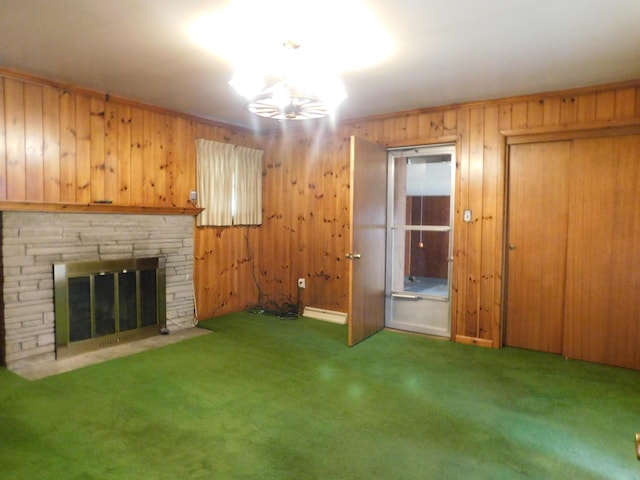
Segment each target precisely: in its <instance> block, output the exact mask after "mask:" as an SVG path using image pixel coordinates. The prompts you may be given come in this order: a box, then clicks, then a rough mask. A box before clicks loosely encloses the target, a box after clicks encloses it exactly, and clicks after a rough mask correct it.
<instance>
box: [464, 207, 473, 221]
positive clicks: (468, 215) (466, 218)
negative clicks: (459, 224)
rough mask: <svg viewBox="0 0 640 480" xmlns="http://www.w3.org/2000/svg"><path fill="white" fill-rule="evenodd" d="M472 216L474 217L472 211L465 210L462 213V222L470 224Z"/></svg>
mask: <svg viewBox="0 0 640 480" xmlns="http://www.w3.org/2000/svg"><path fill="white" fill-rule="evenodd" d="M472 215H473V214H472V213H471V210H465V211H464V212H463V213H462V220H463V221H465V222H467V223H468V222H470V221H471V219H472Z"/></svg>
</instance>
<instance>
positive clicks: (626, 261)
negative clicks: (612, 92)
mask: <svg viewBox="0 0 640 480" xmlns="http://www.w3.org/2000/svg"><path fill="white" fill-rule="evenodd" d="M573 150H574V153H573V156H574V161H573V167H572V172H571V178H572V188H571V200H570V202H571V203H570V208H571V214H570V217H569V238H568V245H567V251H568V258H567V294H566V303H565V320H564V321H565V332H564V344H565V350H564V354H565V355H566V356H568V357H571V358H578V359H582V360H588V361H593V362H599V363H606V364H610V365H618V366H622V367H629V368H636V369H640V135H625V136H616V137H604V138H590V139H580V140H575V142H574V149H573Z"/></svg>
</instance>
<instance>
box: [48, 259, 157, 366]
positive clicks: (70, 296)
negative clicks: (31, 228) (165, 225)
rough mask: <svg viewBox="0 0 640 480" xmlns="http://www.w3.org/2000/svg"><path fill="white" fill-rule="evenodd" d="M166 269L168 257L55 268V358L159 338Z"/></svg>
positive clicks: (70, 264)
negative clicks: (143, 339)
mask: <svg viewBox="0 0 640 480" xmlns="http://www.w3.org/2000/svg"><path fill="white" fill-rule="evenodd" d="M165 264H166V259H165V258H164V257H154V258H131V259H123V260H105V261H95V262H74V263H65V264H55V265H54V266H53V273H54V290H55V292H54V293H55V328H56V357H57V358H65V357H68V356H72V355H76V354H78V353H83V352H87V351H90V350H96V349H99V348H102V347H107V346H111V345H116V344H119V343H123V342H130V341H132V340H138V339H141V338H145V337H149V336H152V335H157V334H158V333H160V330H161V329H162V328H164V327H165V322H166V304H165V299H166V292H165V287H166V277H165Z"/></svg>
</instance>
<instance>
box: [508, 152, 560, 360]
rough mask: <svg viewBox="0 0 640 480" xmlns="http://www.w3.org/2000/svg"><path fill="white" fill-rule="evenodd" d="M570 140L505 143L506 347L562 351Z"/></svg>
mask: <svg viewBox="0 0 640 480" xmlns="http://www.w3.org/2000/svg"><path fill="white" fill-rule="evenodd" d="M570 154H571V142H570V141H562V142H546V143H530V144H522V145H511V146H510V147H509V166H508V171H509V174H508V175H509V177H508V181H509V185H508V187H509V192H508V198H509V206H508V234H507V262H508V263H507V268H508V270H507V275H508V279H507V288H508V290H507V314H506V322H505V337H504V341H505V344H506V345H510V346H514V347H522V348H529V349H533V350H540V351H545V352H553V353H561V352H562V332H563V314H564V293H565V291H564V285H565V265H566V246H567V219H568V200H569V182H568V180H569V161H570Z"/></svg>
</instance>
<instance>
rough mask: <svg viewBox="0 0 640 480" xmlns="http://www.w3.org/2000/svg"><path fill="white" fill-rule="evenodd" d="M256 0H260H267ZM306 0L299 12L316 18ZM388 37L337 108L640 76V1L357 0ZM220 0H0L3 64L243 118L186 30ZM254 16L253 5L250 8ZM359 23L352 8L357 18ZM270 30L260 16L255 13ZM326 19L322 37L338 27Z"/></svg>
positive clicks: (444, 100)
mask: <svg viewBox="0 0 640 480" xmlns="http://www.w3.org/2000/svg"><path fill="white" fill-rule="evenodd" d="M264 1H265V2H266V1H268V0H264ZM309 1H310V0H298V2H297V3H296V6H297V7H298V8H297V11H296V17H297V18H299V22H301V23H302V24H304V23H305V22H307V23H308V24H309V25H313V23H314V20H315V16H314V14H313V13H312V11H311V10H309V8H310V7H309ZM363 2H364V3H365V4H366V6H368V7H369V8H370V9H371V11H372V12H373V14H374V15H375V16H376V17H377V19H378V21H379V22H380V23H381V24H382V26H383V27H384V28H385V29H386V30H387V32H388V33H389V34H390V36H391V37H392V39H393V41H394V45H395V48H394V51H393V53H392V55H390V56H389V57H388V58H387V59H385V60H384V62H382V63H380V64H378V65H376V66H372V67H368V68H366V69H362V70H359V71H351V72H345V73H343V74H342V75H341V77H342V80H343V82H344V84H345V87H346V90H347V93H348V98H347V99H346V100H345V101H344V102H343V104H342V105H341V106H340V108H339V111H338V118H339V119H350V118H359V117H364V116H370V115H377V114H384V113H390V112H397V111H402V110H410V109H415V108H421V107H430V106H436V105H444V104H452V103H459V102H466V101H475V100H487V99H491V98H499V97H505V96H512V95H520V94H526V93H537V92H544V91H550V90H561V89H566V88H573V87H580V86H587V85H595V84H602V83H609V82H618V81H624V80H631V79H638V78H640V0H393V1H391V0H363ZM228 3H229V2H228V1H220V0H0V11H1V12H2V13H1V14H0V66H2V67H5V68H9V69H13V70H18V71H22V72H26V73H31V74H34V75H37V76H42V77H46V78H49V79H52V80H57V81H60V82H63V83H68V84H73V85H78V86H82V87H86V88H90V89H94V90H97V91H100V92H105V93H109V94H112V95H117V96H122V97H127V98H130V99H134V100H138V101H141V102H144V103H148V104H152V105H157V106H161V107H166V108H169V109H172V110H176V111H180V112H184V113H188V114H192V115H196V116H199V117H203V118H208V119H212V120H217V121H222V122H225V123H229V124H233V125H239V126H244V127H248V128H266V129H273V128H278V122H277V121H276V120H261V122H260V123H257V121H256V118H254V117H252V116H251V114H249V113H248V112H247V111H246V110H245V108H244V101H243V99H242V98H241V97H239V96H238V95H237V94H236V93H235V91H233V90H232V89H231V87H230V86H229V85H228V81H229V80H230V79H231V77H232V75H233V68H232V66H231V65H230V64H229V63H227V62H226V61H224V60H222V59H221V58H220V57H217V56H216V55H214V54H213V53H212V52H211V51H209V50H207V49H205V48H203V47H201V46H199V45H197V44H196V43H195V42H194V40H193V39H192V38H191V37H190V36H189V34H188V32H187V28H188V26H189V24H190V23H191V22H193V21H194V20H195V19H196V18H198V16H200V15H202V14H205V13H208V12H211V11H213V10H216V9H218V8H221V7H223V6H225V5H226V4H228ZM247 15H251V12H247ZM353 21H354V22H357V19H353ZM264 23H265V28H267V29H268V28H269V27H270V24H269V22H266V21H265V22H264ZM336 30H338V29H337V28H336V27H335V26H333V25H327V26H326V28H325V29H324V31H325V32H326V35H338V34H339V33H342V34H344V35H345V37H344V38H345V41H349V32H343V31H342V30H345V29H343V28H342V29H339V30H341V32H336Z"/></svg>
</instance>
